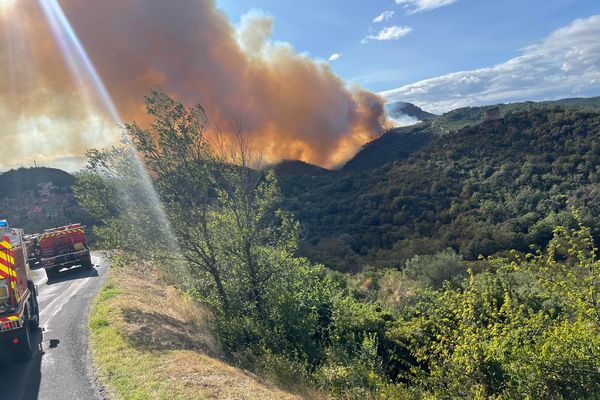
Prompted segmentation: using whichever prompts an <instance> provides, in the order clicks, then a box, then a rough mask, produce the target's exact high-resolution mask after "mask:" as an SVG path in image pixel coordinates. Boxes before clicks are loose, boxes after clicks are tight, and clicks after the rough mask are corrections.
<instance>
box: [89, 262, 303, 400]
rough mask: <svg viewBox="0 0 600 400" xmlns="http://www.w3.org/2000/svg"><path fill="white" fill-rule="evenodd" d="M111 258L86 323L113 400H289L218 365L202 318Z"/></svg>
mask: <svg viewBox="0 0 600 400" xmlns="http://www.w3.org/2000/svg"><path fill="white" fill-rule="evenodd" d="M124 262H125V260H121V259H119V258H118V257H117V258H116V259H115V260H114V267H113V269H112V271H111V276H110V280H109V282H108V284H107V285H106V286H105V287H104V289H103V290H102V291H101V292H100V294H99V295H98V297H97V299H96V301H95V303H94V307H93V309H92V312H91V316H90V322H89V325H90V334H91V345H92V353H93V357H94V360H95V362H96V366H97V367H98V372H99V374H100V377H101V378H102V380H103V381H104V383H105V384H106V385H107V387H108V389H109V393H110V394H111V395H112V396H111V397H113V398H119V399H181V400H188V399H189V400H192V399H241V398H243V399H256V400H260V399H273V400H275V399H295V398H299V397H296V396H293V395H291V394H289V393H286V392H284V391H282V390H278V389H277V388H275V387H273V386H272V385H267V384H265V383H264V382H263V381H261V380H260V379H259V378H258V377H256V376H254V375H252V374H250V373H246V372H244V371H242V370H240V369H238V368H235V367H232V366H230V365H228V364H227V363H225V362H223V361H222V360H221V359H222V358H223V352H222V350H221V349H220V348H219V346H218V344H217V343H216V342H215V340H214V339H213V338H212V333H211V331H210V327H209V326H208V324H209V322H210V319H209V313H208V312H207V311H206V310H204V309H203V308H201V307H200V306H199V305H198V304H197V303H196V302H194V301H193V300H192V299H190V298H189V296H185V295H184V294H182V293H181V292H180V291H178V290H177V289H176V288H174V287H172V286H166V285H165V284H164V280H163V279H160V278H159V277H158V276H157V275H156V274H155V273H150V274H149V273H148V269H145V271H144V272H143V273H142V270H141V269H140V268H137V269H132V268H130V267H128V266H126V265H125V264H124Z"/></svg>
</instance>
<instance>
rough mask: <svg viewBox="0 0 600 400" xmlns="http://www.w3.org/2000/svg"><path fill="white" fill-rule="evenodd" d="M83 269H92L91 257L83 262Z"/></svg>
mask: <svg viewBox="0 0 600 400" xmlns="http://www.w3.org/2000/svg"><path fill="white" fill-rule="evenodd" d="M83 268H85V269H92V268H94V263H93V262H92V258H91V257H90V258H86V259H85V260H84V261H83Z"/></svg>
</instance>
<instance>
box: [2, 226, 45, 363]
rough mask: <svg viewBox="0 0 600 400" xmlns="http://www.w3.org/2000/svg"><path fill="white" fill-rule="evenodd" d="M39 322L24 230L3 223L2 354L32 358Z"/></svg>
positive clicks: (18, 357) (20, 358)
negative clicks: (34, 337) (34, 333)
mask: <svg viewBox="0 0 600 400" xmlns="http://www.w3.org/2000/svg"><path fill="white" fill-rule="evenodd" d="M39 323H40V314H39V307H38V302H37V291H36V287H35V285H34V283H33V279H32V278H31V272H30V269H29V264H28V260H27V249H26V242H25V239H24V235H23V231H22V230H20V229H14V228H11V227H10V226H9V225H8V222H7V221H6V220H0V352H1V355H2V357H4V356H7V355H8V356H12V358H13V359H16V360H19V361H22V360H27V359H29V358H31V356H32V354H33V351H34V350H35V345H34V343H33V341H32V332H33V331H34V330H36V329H37V328H38V326H39Z"/></svg>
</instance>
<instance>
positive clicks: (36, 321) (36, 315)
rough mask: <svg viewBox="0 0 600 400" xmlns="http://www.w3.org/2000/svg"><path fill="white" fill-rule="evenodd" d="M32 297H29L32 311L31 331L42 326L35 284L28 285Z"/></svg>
mask: <svg viewBox="0 0 600 400" xmlns="http://www.w3.org/2000/svg"><path fill="white" fill-rule="evenodd" d="M28 286H29V290H30V291H31V296H29V309H30V310H31V314H30V318H29V327H30V328H31V330H36V329H37V328H38V327H39V326H40V306H39V304H38V300H37V291H36V290H35V285H34V284H33V282H29V283H28Z"/></svg>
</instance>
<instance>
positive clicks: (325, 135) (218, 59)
mask: <svg viewBox="0 0 600 400" xmlns="http://www.w3.org/2000/svg"><path fill="white" fill-rule="evenodd" d="M3 1H13V4H12V5H9V6H6V5H5V6H4V10H3V12H2V24H3V25H4V27H5V28H6V29H4V31H3V32H2V34H3V35H4V37H3V39H2V41H1V42H0V43H1V44H2V52H1V53H0V57H1V61H2V62H1V64H0V65H1V66H0V73H1V74H2V76H6V77H9V79H3V80H2V86H0V91H1V93H2V101H1V102H0V116H1V117H2V122H3V123H2V126H1V127H0V129H1V133H2V136H3V138H8V139H9V140H8V141H6V140H4V141H3V142H4V143H7V142H8V143H10V144H9V145H8V146H9V148H8V151H6V150H7V149H6V148H5V149H4V150H5V151H4V152H3V153H4V157H3V158H2V160H1V161H0V162H1V163H2V164H3V165H4V166H10V165H19V164H25V163H31V162H32V161H33V160H35V161H37V162H38V163H42V164H58V165H59V166H62V165H61V164H65V163H66V164H72V163H73V160H74V157H78V156H81V154H82V152H83V151H84V149H85V148H86V147H99V146H104V145H107V144H110V143H111V142H112V141H114V138H115V137H116V134H115V133H114V132H113V130H111V129H110V127H111V122H112V121H111V120H110V118H106V117H107V115H105V114H103V113H102V109H103V107H102V103H101V102H100V101H96V100H97V99H96V97H98V96H97V93H96V91H95V88H93V87H85V88H82V87H81V86H86V84H87V82H88V81H89V79H88V80H86V79H83V80H81V81H78V80H77V79H76V78H77V76H76V75H77V74H73V73H72V72H71V71H70V70H69V68H68V67H67V66H68V65H69V62H75V63H79V64H81V60H77V57H78V56H77V55H76V54H71V53H69V52H67V53H66V54H63V53H61V48H60V46H58V44H57V43H61V41H63V40H64V41H67V39H68V38H67V37H62V36H61V35H60V33H59V36H58V37H56V35H53V33H52V31H51V30H50V28H49V24H48V21H47V20H46V18H44V15H43V13H42V12H41V11H40V6H39V4H38V2H37V1H34V0H3ZM41 1H46V0H41ZM60 4H61V5H62V7H63V9H64V12H65V15H66V16H67V18H68V19H69V20H70V21H71V23H72V26H73V28H74V31H75V32H76V33H77V35H78V36H79V38H80V40H81V43H83V45H84V46H85V48H86V49H87V51H88V52H89V55H90V58H91V61H92V62H93V64H94V65H95V67H96V69H97V71H98V72H99V75H100V76H101V77H102V79H103V80H104V83H105V84H106V87H107V89H108V92H109V93H110V95H111V96H112V99H113V100H114V103H115V105H116V108H117V110H118V111H119V113H120V114H121V116H122V118H123V120H125V121H131V120H136V121H142V122H143V121H144V119H145V113H144V109H143V102H142V101H143V96H144V95H145V94H147V92H148V90H149V89H150V88H152V87H154V86H157V85H158V86H161V87H162V88H164V89H165V90H166V91H167V93H169V94H171V95H173V96H174V97H176V98H177V99H179V100H181V101H183V102H185V103H188V104H195V103H200V104H202V105H204V106H205V107H206V109H207V111H208V114H209V118H210V119H211V121H212V123H213V124H214V125H216V126H219V127H220V129H222V130H224V131H227V129H228V125H229V121H230V120H231V118H235V119H240V118H241V119H242V120H243V122H244V124H245V127H246V128H247V129H248V130H249V131H251V132H252V133H251V142H252V144H253V145H254V146H255V147H256V148H257V149H259V150H260V151H261V152H263V153H264V154H265V156H266V158H267V159H268V160H271V161H276V160H278V159H283V158H286V159H287V158H292V159H302V160H305V161H308V162H312V163H316V164H319V165H323V166H327V167H331V166H335V165H337V164H339V163H341V162H343V161H344V160H346V159H347V158H349V157H350V156H352V154H353V153H354V152H355V151H356V150H357V149H358V148H359V147H360V146H361V145H362V144H364V143H365V142H366V141H368V140H370V139H372V138H374V137H376V136H377V135H380V134H381V133H383V131H384V129H385V124H386V120H385V113H384V111H383V103H382V99H381V98H379V97H378V96H377V95H375V94H373V93H371V92H368V91H365V90H362V89H361V88H359V87H357V86H355V87H348V86H347V85H346V83H345V82H344V81H343V80H341V79H340V78H339V77H337V76H336V75H334V74H333V73H332V72H331V70H330V68H329V66H328V65H327V63H325V62H318V61H314V60H312V59H311V58H309V57H308V56H306V55H301V54H298V53H297V52H296V51H295V50H294V49H293V48H292V47H291V45H289V44H285V43H273V42H271V41H270V38H271V32H272V29H273V19H272V18H270V17H268V16H265V15H264V14H262V13H259V12H254V13H250V14H247V15H246V16H244V18H243V19H242V21H241V22H240V24H239V26H238V27H237V28H236V27H234V26H233V25H232V23H231V22H230V21H229V20H228V19H227V17H226V16H225V14H223V13H222V12H221V11H219V10H217V9H216V7H215V4H214V2H213V1H212V0H177V1H168V2H167V1H164V0H103V1H98V2H90V1H86V0H65V1H61V2H60ZM65 32H68V30H65ZM64 36H68V35H66V34H65V35H64ZM72 58H74V59H75V60H72ZM84 78H85V77H84ZM82 89H83V90H82Z"/></svg>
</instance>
